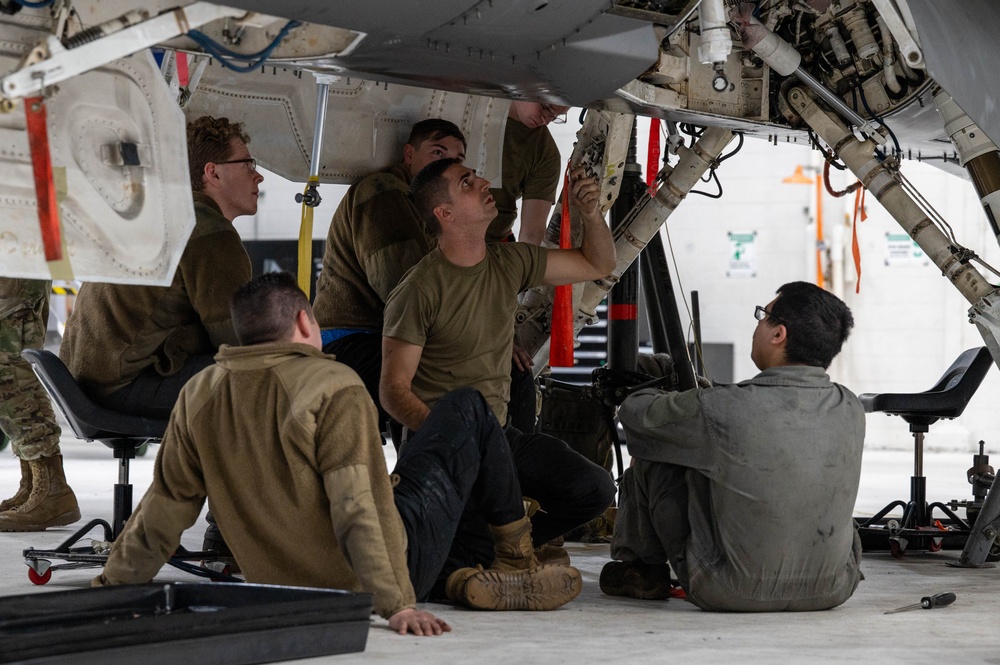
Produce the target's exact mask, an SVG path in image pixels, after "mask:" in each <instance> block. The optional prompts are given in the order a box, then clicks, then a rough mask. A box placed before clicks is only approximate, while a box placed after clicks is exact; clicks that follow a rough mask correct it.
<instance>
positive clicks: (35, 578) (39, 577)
mask: <svg viewBox="0 0 1000 665" xmlns="http://www.w3.org/2000/svg"><path fill="white" fill-rule="evenodd" d="M28 579H29V580H31V583H32V584H35V585H38V586H41V585H43V584H46V583H47V582H48V581H49V580H51V579H52V569H51V568H49V569H48V570H46V571H45V572H44V573H41V574H39V573H36V572H35V569H34V568H28Z"/></svg>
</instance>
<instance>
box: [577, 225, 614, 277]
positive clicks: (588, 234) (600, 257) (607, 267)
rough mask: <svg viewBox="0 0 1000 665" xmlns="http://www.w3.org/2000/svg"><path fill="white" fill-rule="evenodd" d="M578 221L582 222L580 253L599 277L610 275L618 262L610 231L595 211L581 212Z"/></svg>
mask: <svg viewBox="0 0 1000 665" xmlns="http://www.w3.org/2000/svg"><path fill="white" fill-rule="evenodd" d="M580 219H581V220H582V221H583V242H582V243H581V245H580V251H581V252H583V256H584V258H586V259H587V262H588V263H590V265H592V266H594V269H595V270H596V271H597V272H599V273H600V275H599V276H600V277H605V276H607V275H610V274H611V271H612V270H614V269H615V265H616V263H617V260H618V258H617V253H616V252H615V243H614V239H613V237H612V235H611V229H610V228H609V227H608V225H607V224H606V223H605V221H604V218H603V217H602V216H601V214H600V213H599V212H598V211H597V210H593V211H589V212H583V211H581V214H580Z"/></svg>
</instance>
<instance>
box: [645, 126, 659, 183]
mask: <svg viewBox="0 0 1000 665" xmlns="http://www.w3.org/2000/svg"><path fill="white" fill-rule="evenodd" d="M659 172H660V119H659V118H650V119H649V146H648V148H647V150H646V188H647V189H648V190H649V195H650V196H653V194H654V193H655V192H656V174H657V173H659Z"/></svg>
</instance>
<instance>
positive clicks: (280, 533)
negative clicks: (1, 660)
mask: <svg viewBox="0 0 1000 665" xmlns="http://www.w3.org/2000/svg"><path fill="white" fill-rule="evenodd" d="M232 313H233V324H234V326H235V328H236V332H237V336H238V337H239V340H240V343H241V345H242V346H236V347H230V346H225V347H223V348H222V349H221V350H220V352H219V355H218V363H217V364H216V365H215V366H213V367H211V368H210V369H207V370H206V371H204V372H202V373H201V374H199V375H198V376H196V377H195V378H193V379H192V380H191V381H190V382H189V383H188V384H187V385H186V386H185V387H184V389H183V390H182V392H181V395H180V398H179V400H178V402H177V407H176V408H175V409H174V412H173V414H172V415H171V418H170V425H169V427H168V429H167V433H166V436H165V437H164V439H163V444H162V445H161V446H160V451H159V456H158V457H157V463H156V473H155V475H154V479H153V484H152V486H151V487H150V488H149V490H148V491H147V492H146V495H145V496H144V497H143V499H142V501H141V502H140V503H139V506H138V507H137V509H136V512H135V513H134V514H133V515H132V517H131V518H130V519H129V521H128V524H127V526H126V528H125V530H124V531H123V532H122V535H121V536H120V537H119V539H118V541H117V542H116V543H115V545H114V548H113V551H112V554H111V557H110V558H109V559H108V562H107V565H106V566H105V569H104V573H103V574H102V575H101V576H100V577H98V578H97V579H96V580H95V581H94V583H95V585H107V584H125V583H139V582H146V581H149V580H150V579H151V578H152V577H153V575H155V574H156V572H157V571H158V570H159V569H160V567H161V566H162V565H163V564H164V562H166V561H167V559H169V557H170V555H171V553H172V552H174V551H175V550H176V548H177V545H178V543H179V542H180V537H181V534H182V532H183V531H184V530H185V529H186V528H187V527H189V526H190V525H191V524H192V523H193V522H194V521H195V519H197V517H198V513H199V512H200V511H201V508H202V504H203V503H204V499H205V496H206V495H207V496H208V498H209V501H210V502H211V503H212V505H213V506H214V510H216V511H217V515H218V519H219V526H220V528H221V529H222V531H223V533H224V534H225V536H226V539H227V541H228V542H229V543H231V545H232V551H233V554H234V556H235V557H236V560H237V562H238V563H239V565H240V567H241V569H242V570H243V571H244V573H245V574H246V578H247V580H248V581H251V582H258V583H266V584H283V585H296V586H311V587H327V588H342V589H351V590H362V589H363V590H365V591H369V592H371V593H372V594H373V595H374V606H375V610H376V612H378V613H379V614H380V615H381V616H383V617H385V618H386V619H388V620H389V625H390V627H391V628H392V629H393V630H395V631H397V632H399V633H401V634H403V633H406V632H408V631H409V632H413V633H415V634H417V635H436V634H440V633H441V632H442V631H447V630H450V627H449V626H448V624H447V623H445V622H444V621H442V620H440V619H438V618H437V617H435V616H434V615H432V614H430V613H428V612H421V611H418V610H416V609H415V608H414V602H415V601H416V600H424V599H426V598H428V597H434V598H437V597H440V596H438V595H437V594H436V593H435V591H434V590H435V587H436V588H437V589H441V587H444V589H441V590H440V591H439V593H442V594H445V593H446V594H447V595H448V597H449V598H451V599H452V600H456V601H459V602H462V603H464V604H467V605H469V606H471V607H476V608H480V609H538V610H542V609H554V608H555V607H558V606H560V605H562V604H564V603H566V602H568V601H570V600H572V599H573V598H574V597H575V596H576V595H577V594H579V592H580V588H581V580H580V574H579V572H577V571H576V570H575V569H573V568H568V567H563V566H544V567H539V566H538V565H537V562H535V561H534V557H533V554H532V548H531V538H530V525H529V524H528V521H527V518H526V517H525V514H524V506H523V504H522V502H521V492H520V488H519V487H518V486H517V479H516V477H515V473H514V469H513V463H512V461H511V459H510V453H509V451H508V450H507V447H506V443H505V442H504V440H503V437H502V434H501V433H500V432H499V428H495V429H494V430H493V431H491V430H490V429H489V428H488V427H487V426H483V425H477V424H475V423H476V421H477V420H478V421H480V422H483V423H486V421H485V419H483V418H481V417H479V416H478V415H477V414H484V413H485V412H486V409H487V408H488V407H487V406H486V404H485V402H484V401H483V399H482V397H481V396H479V395H477V394H476V393H475V392H474V391H471V390H465V391H458V392H457V393H455V394H454V395H452V396H450V397H449V399H447V400H442V401H441V402H440V403H439V405H438V406H437V407H436V409H435V411H434V412H433V413H432V414H431V415H430V416H429V420H430V421H432V422H437V421H444V422H448V423H450V424H451V425H453V426H452V427H449V429H448V431H447V432H445V433H443V434H442V435H438V436H425V437H414V439H413V440H412V441H411V442H410V443H409V445H408V446H407V448H406V449H405V450H404V451H402V453H401V454H400V458H399V462H398V464H397V465H396V469H395V472H394V476H396V477H395V478H393V479H390V477H389V474H388V473H387V471H386V466H385V458H384V456H383V454H382V446H381V441H380V439H379V436H378V429H377V427H376V411H375V408H374V406H373V404H372V402H371V400H370V399H369V397H368V395H367V393H366V392H365V388H364V386H363V384H362V383H361V381H360V380H359V378H358V376H357V375H356V374H355V373H354V372H353V371H352V370H351V369H350V368H348V367H346V366H344V365H342V364H341V363H338V362H334V361H333V360H332V359H331V358H330V357H328V356H325V355H324V354H323V353H322V351H321V344H322V342H321V337H320V330H319V326H318V324H317V322H316V320H315V318H313V314H312V308H311V307H310V306H309V301H308V299H307V298H306V296H305V294H304V293H303V292H302V291H301V290H300V289H299V288H298V286H297V285H296V283H295V279H294V278H293V277H292V276H291V275H290V274H288V273H269V274H265V275H261V276H260V277H257V278H255V279H253V280H252V281H251V282H249V283H248V284H247V285H246V286H244V287H243V288H241V289H239V290H238V291H237V292H236V293H235V294H234V296H233V300H232ZM487 424H488V423H487ZM219 431H225V432H229V433H231V435H230V436H227V437H223V438H220V437H219V436H218V432H219ZM487 468H488V469H490V470H491V473H492V475H491V476H490V477H488V478H486V477H484V472H485V471H486V469H487ZM504 471H506V473H504ZM394 486H395V487H394ZM394 504H395V505H394ZM465 511H475V512H476V513H477V514H479V515H481V516H482V517H483V519H485V520H486V521H487V522H488V523H489V524H490V525H492V526H491V528H490V530H491V533H492V537H493V542H494V549H493V550H492V551H491V552H490V556H489V557H488V558H487V559H486V560H485V563H484V562H482V561H479V562H476V561H466V562H465V565H466V566H467V567H464V568H460V567H458V565H455V563H454V561H448V560H447V559H448V554H449V551H450V550H451V548H452V544H453V543H452V541H453V538H454V536H455V532H456V528H457V526H458V522H459V518H460V517H461V516H462V515H463V512H465ZM494 559H495V560H494ZM491 562H492V566H491V567H490V568H488V569H486V570H484V569H483V568H481V567H479V568H476V567H471V566H474V565H476V563H480V564H484V565H491ZM411 580H412V583H411Z"/></svg>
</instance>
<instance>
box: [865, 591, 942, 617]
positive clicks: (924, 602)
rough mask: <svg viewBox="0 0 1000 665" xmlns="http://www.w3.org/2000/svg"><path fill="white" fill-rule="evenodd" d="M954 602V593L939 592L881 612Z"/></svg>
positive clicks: (922, 608)
mask: <svg viewBox="0 0 1000 665" xmlns="http://www.w3.org/2000/svg"><path fill="white" fill-rule="evenodd" d="M954 602H955V594H953V593H951V592H948V593H939V594H937V595H936V596H924V597H923V598H921V599H920V602H919V603H913V604H912V605H906V606H904V607H900V608H897V609H895V610H889V611H888V612H883V614H895V613H896V612H908V611H910V610H933V609H934V608H935V607H945V606H946V605H951V604H952V603H954Z"/></svg>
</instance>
